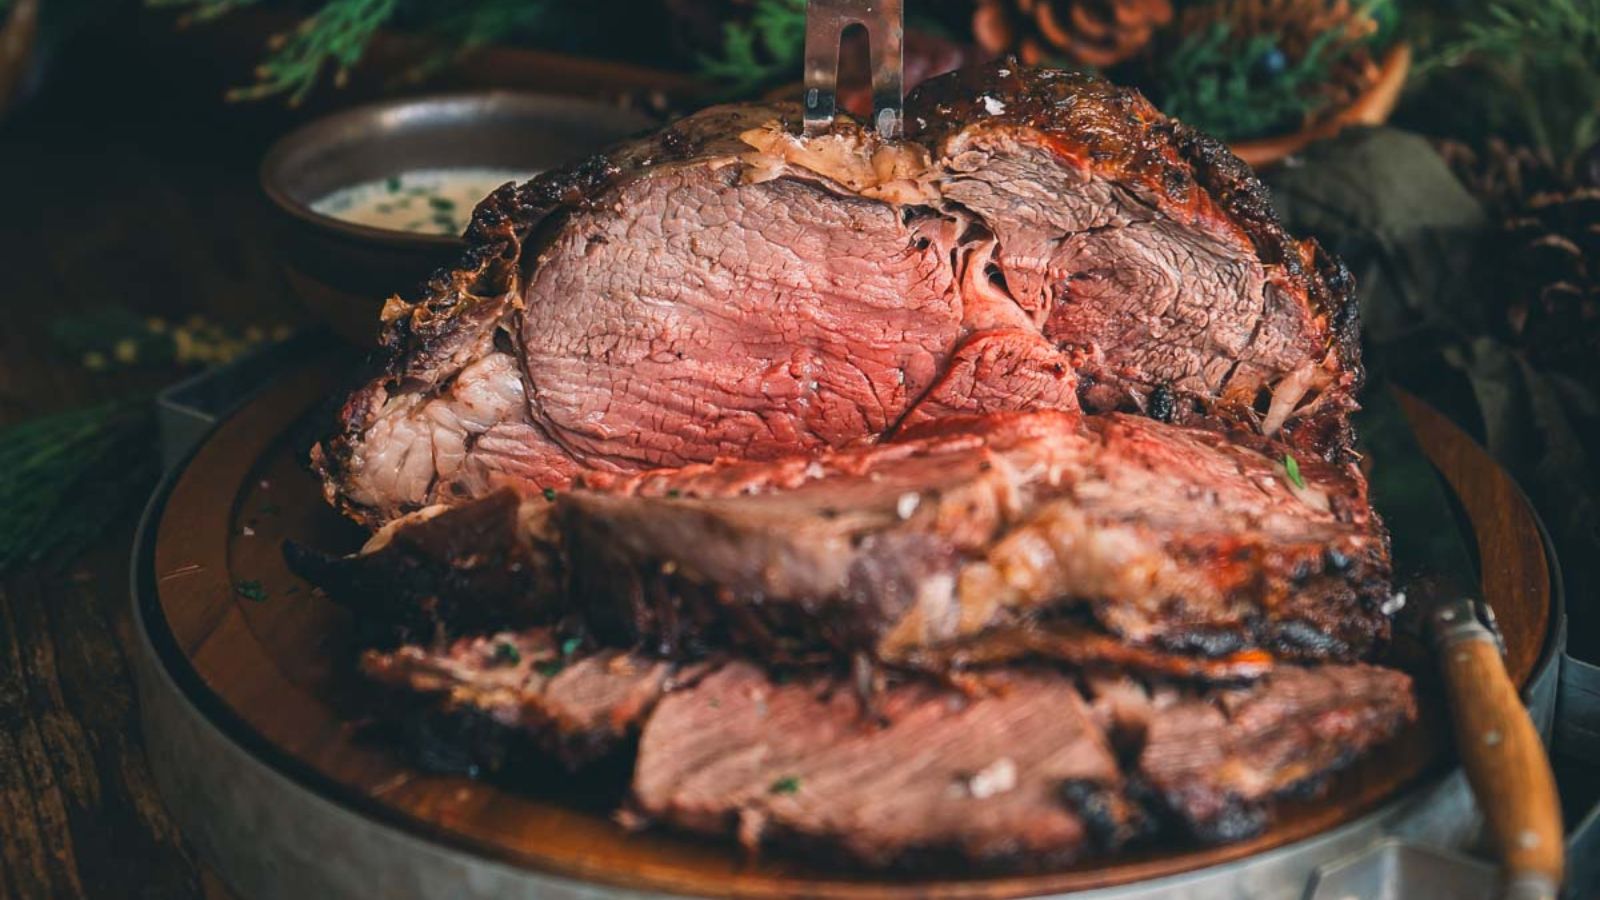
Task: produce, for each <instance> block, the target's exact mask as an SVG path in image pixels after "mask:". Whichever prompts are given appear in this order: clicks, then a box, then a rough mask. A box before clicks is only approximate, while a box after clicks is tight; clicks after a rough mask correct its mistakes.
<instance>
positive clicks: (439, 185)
mask: <svg viewBox="0 0 1600 900" xmlns="http://www.w3.org/2000/svg"><path fill="white" fill-rule="evenodd" d="M536 174H538V173H537V172H534V171H531V170H526V169H489V168H475V169H413V170H412V171H410V172H402V173H401V174H399V175H394V176H391V177H389V178H380V179H378V180H376V181H368V182H363V183H361V184H353V185H350V186H349V187H343V188H340V189H338V190H336V191H334V192H333V193H331V194H327V195H325V196H323V197H321V198H319V199H318V200H317V201H316V202H314V203H312V204H311V208H312V209H313V210H315V211H316V212H318V213H321V214H322V215H325V216H331V217H333V218H335V219H339V220H341V221H345V222H351V223H353V224H356V225H368V226H371V227H373V228H387V229H389V230H391V231H410V232H413V233H416V234H460V233H461V232H463V231H465V230H466V228H467V222H468V221H470V220H471V219H472V210H473V207H475V206H477V205H478V201H480V200H482V199H483V198H484V197H487V196H488V195H489V194H490V193H491V192H493V191H494V189H495V188H498V187H499V186H500V185H502V184H505V183H506V182H508V181H517V182H521V181H525V180H527V179H528V178H531V177H533V176H534V175H536Z"/></svg>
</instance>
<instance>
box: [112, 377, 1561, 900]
mask: <svg viewBox="0 0 1600 900" xmlns="http://www.w3.org/2000/svg"><path fill="white" fill-rule="evenodd" d="M340 370H341V366H340V364H339V362H338V361H335V360H325V361H323V362H320V363H316V364H313V365H310V366H308V367H306V368H304V369H302V370H299V371H297V372H295V373H293V374H292V375H289V376H287V377H285V378H284V379H283V380H282V381H280V382H279V383H277V384H276V385H275V386H274V387H273V388H271V389H270V390H268V391H267V392H266V393H264V394H263V395H262V396H260V397H259V398H258V399H256V400H255V401H253V402H252V403H250V404H249V405H248V406H247V407H246V408H245V409H243V410H242V411H241V412H239V413H238V414H236V415H235V416H233V417H232V418H231V419H230V420H229V421H227V422H226V423H225V424H224V425H223V426H222V427H220V428H219V429H218V430H217V431H216V432H215V433H214V434H213V435H212V436H211V438H210V439H209V440H208V441H206V443H205V444H204V445H203V446H202V447H201V448H200V449H199V450H198V451H197V453H196V455H195V456H194V457H193V459H192V460H191V462H190V463H189V465H188V466H187V468H186V469H185V470H184V471H183V473H182V474H181V475H180V476H179V477H178V479H177V480H176V482H175V483H174V485H173V487H172V489H171V492H170V494H169V496H168V498H167V501H166V504H165V507H164V508H163V510H162V511H161V513H160V515H159V520H158V524H157V525H156V529H157V530H156V538H155V544H154V551H153V556H154V558H153V560H151V562H150V565H151V566H152V579H151V581H152V583H153V585H154V589H153V592H152V594H153V596H151V597H149V598H145V599H143V601H142V602H143V603H144V606H143V614H144V616H145V617H146V623H145V624H146V629H147V630H148V632H149V633H150V636H151V644H152V646H153V647H155V648H156V653H157V655H158V657H160V662H161V664H162V665H164V666H165V667H166V670H167V672H169V673H171V674H172V675H173V677H174V678H175V679H179V680H182V681H184V682H186V683H189V684H192V685H194V686H195V687H194V688H193V689H192V690H191V691H190V693H191V694H194V695H196V696H193V697H192V698H191V699H192V701H193V702H194V703H195V705H196V707H197V708H198V709H200V710H201V711H202V712H203V714H204V715H206V716H207V718H208V719H209V720H210V721H211V722H213V723H214V724H216V725H217V726H218V727H219V728H222V729H223V730H225V731H226V732H227V733H228V734H229V735H231V736H232V737H233V738H234V739H235V740H236V741H237V742H238V743H239V744H240V745H241V746H243V747H244V748H245V749H246V750H247V751H248V752H250V753H252V754H254V755H255V757H257V758H258V759H260V760H262V761H264V762H265V763H267V764H268V765H270V766H271V767H272V768H274V769H275V770H277V771H279V772H281V773H284V774H286V775H287V776H289V777H290V778H292V779H293V780H295V781H296V782H298V783H300V784H303V785H305V786H306V787H307V788H308V789H310V790H313V791H315V792H317V793H318V794H320V795H321V796H322V797H324V798H327V799H329V800H331V801H333V802H335V803H337V804H341V805H343V806H345V807H346V808H349V809H352V810H354V811H356V812H358V813H360V814H362V815H365V816H370V817H373V818H376V819H378V820H380V821H382V822H385V823H387V824H390V825H393V826H395V827H397V828H400V829H403V830H405V831H406V832H408V833H409V834H412V835H415V836H419V837H422V838H424V839H426V840H433V841H440V842H444V844H445V845H447V846H449V847H452V848H456V849H464V850H467V851H470V852H472V853H475V854H479V855H482V856H483V857H486V858H489V859H493V860H498V861H501V862H506V863H510V864H513V865H516V866H524V867H530V868H532V869H535V870H538V871H541V872H546V873H550V874H554V875H559V876H567V877H572V878H577V879H582V880H586V881H590V882H594V883H597V884H599V885H610V886H614V887H620V888H631V889H634V890H642V891H656V892H665V893H678V894H697V895H710V896H720V897H729V896H739V897H751V898H790V897H800V896H805V897H837V898H852V900H864V898H891V897H894V898H909V897H940V898H968V897H971V898H1000V897H1017V896H1029V895H1038V894H1056V893H1063V892H1067V891H1072V890H1081V889H1088V888H1097V887H1106V886H1109V885H1116V884H1124V883H1127V882H1132V881H1136V880H1141V879H1149V878H1155V877H1160V876H1167V875H1175V874H1178V873H1183V872H1188V871H1191V870H1194V869H1198V868H1201V867H1206V866H1212V865H1216V864H1218V863H1222V862H1226V861H1229V860H1237V859H1240V858H1243V857H1246V856H1248V855H1251V854H1257V853H1261V852H1262V851H1265V850H1268V849H1271V848H1276V847H1281V846H1284V845H1286V844H1289V843H1291V842H1294V841H1297V840H1301V839H1303V838H1307V837H1309V836H1312V835H1316V834H1319V833H1321V832H1324V831H1326V830H1327V829H1330V828H1333V827H1334V826H1336V825H1340V824H1343V823H1346V822H1350V821H1351V820H1353V819H1355V818H1357V817H1359V816H1361V815H1362V814H1364V813H1367V812H1370V811H1372V810H1374V809H1376V808H1377V807H1379V806H1380V805H1382V804H1384V803H1385V802H1386V801H1388V800H1391V799H1392V798H1395V797H1396V796H1398V795H1400V794H1402V793H1403V792H1405V791H1406V790H1407V788H1408V787H1411V786H1413V785H1416V784H1418V783H1419V782H1420V781H1422V780H1423V779H1426V778H1429V777H1431V776H1434V775H1437V774H1438V773H1441V772H1442V771H1444V770H1445V768H1446V767H1447V766H1448V754H1447V752H1446V746H1445V742H1446V741H1447V740H1448V738H1447V737H1445V735H1447V734H1448V729H1447V728H1445V727H1444V726H1443V724H1442V723H1441V722H1440V721H1439V720H1438V718H1437V713H1433V714H1431V715H1430V714H1426V713H1425V715H1424V718H1423V722H1422V723H1420V724H1419V725H1418V726H1417V727H1415V728H1413V729H1411V730H1409V731H1408V732H1407V733H1405V734H1404V735H1402V736H1401V737H1400V738H1398V739H1397V740H1396V741H1395V742H1393V743H1392V744H1390V745H1388V746H1386V747H1384V748H1382V749H1380V750H1379V751H1378V752H1377V753H1375V754H1373V755H1372V756H1371V757H1370V758H1368V759H1366V760H1364V761H1362V762H1361V763H1359V764H1358V765H1356V766H1355V767H1353V768H1351V769H1350V770H1348V771H1346V772H1344V773H1342V774H1341V775H1339V776H1337V777H1336V778H1335V779H1334V781H1333V783H1332V784H1331V785H1330V786H1329V790H1328V791H1327V792H1326V793H1325V794H1324V795H1323V797H1322V798H1320V799H1316V800H1311V801H1305V802H1295V803H1290V804H1287V805H1285V806H1284V807H1283V808H1282V810H1281V814H1280V816H1279V817H1278V820H1277V824H1276V825H1275V826H1274V827H1273V828H1272V829H1271V830H1269V831H1268V832H1267V833H1265V834H1263V835H1261V836H1259V837H1257V838H1255V839H1253V840H1249V841H1243V842H1240V843H1235V844H1229V845H1226V846H1222V847H1207V848H1195V847H1187V848H1186V847H1178V848H1173V849H1168V850H1164V851H1160V852H1156V851H1147V852H1143V853H1140V854H1129V855H1123V856H1119V857H1116V858H1112V859H1109V860H1099V861H1095V862H1092V863H1090V864H1085V865H1082V866H1079V867H1077V868H1071V869H1066V870H1061V871H1052V872H1046V873H1040V874H1030V875H1025V876H1004V877H980V876H972V877H967V878H962V877H955V878H952V877H948V876H945V877H940V878H938V879H917V878H907V877H887V876H882V877H880V876H871V875H860V874H855V873H842V872H839V871H835V870H827V869H821V868H818V867H815V866H809V865H806V864H805V863H803V862H801V861H797V860H790V859H785V858H783V857H781V856H777V855H773V856H770V857H763V858H761V859H749V858H747V857H746V856H745V855H744V854H742V853H741V852H740V851H738V850H737V848H734V847H732V846H729V845H726V844H720V843H717V842H714V841H707V840H696V839H692V838H686V837H680V836H677V835H674V834H670V833H665V832H660V831H648V832H642V833H633V832H629V831H626V830H624V829H623V828H622V827H620V826H619V825H617V824H616V823H615V822H614V821H613V820H612V818H611V810H612V809H614V807H615V803H616V801H617V799H618V796H619V789H618V788H617V787H616V786H615V785H614V784H607V783H602V782H601V781H600V780H596V781H594V782H590V781H585V780H582V779H573V778H569V777H565V776H563V775H561V774H560V773H557V772H553V771H552V772H550V773H546V774H544V775H541V773H538V772H534V773H533V774H532V775H531V777H529V778H528V779H527V780H528V782H529V783H528V784H526V785H519V787H518V788H517V789H516V790H512V789H508V788H505V787H502V786H497V785H496V784H492V783H487V782H479V781H474V780H471V779H468V778H464V777H452V776H441V775H434V774H428V773H424V772H422V771H419V770H417V769H415V768H413V767H411V766H409V765H408V764H407V763H406V762H405V760H403V759H402V758H401V756H400V754H399V753H398V752H396V751H394V750H392V749H390V748H389V747H387V746H385V745H384V744H382V743H381V742H378V741H374V740H372V739H371V738H370V737H368V736H366V735H365V733H364V729H363V727H362V726H363V725H364V724H365V723H366V721H367V715H366V712H365V710H364V709H363V706H362V697H363V692H362V689H361V688H362V686H361V685H360V684H359V682H358V680H357V678H356V676H355V675H354V674H353V672H352V671H351V668H350V666H351V662H352V660H353V657H354V651H353V649H352V648H351V646H350V645H349V643H348V637H347V633H348V624H349V623H348V621H347V619H346V617H345V615H344V614H343V613H342V612H341V611H340V610H339V609H338V608H337V607H336V606H334V604H332V603H331V602H329V601H328V600H326V599H324V598H321V597H319V596H317V595H316V594H315V593H314V592H313V591H312V590H311V588H310V586H309V585H307V584H305V583H304V582H301V581H300V580H299V579H297V578H296V577H295V576H293V575H292V574H290V573H289V571H288V570H287V568H286V567H285V565H284V563H283V559H282V554H281V549H280V548H281V545H282V542H283V541H284V540H285V539H295V540H299V541H304V542H308V543H310V544H312V545H315V546H318V547H322V548H330V549H343V548H353V547H355V546H357V545H358V544H359V542H360V540H361V537H362V535H361V534H360V533H359V531H358V530H357V529H356V528H354V526H352V525H350V524H349V523H346V522H344V521H343V520H342V519H340V518H339V517H338V516H337V515H336V514H334V513H333V512H332V511H331V510H329V508H328V507H327V506H326V505H325V504H324V503H323V502H322V498H321V495H320V491H319V487H318V485H317V484H316V483H315V482H314V480H313V479H312V478H311V476H310V475H309V474H308V473H307V472H306V471H305V470H304V469H303V468H302V464H301V462H302V458H303V452H304V446H303V442H304V440H305V437H304V433H303V431H302V430H301V429H298V428H297V427H296V426H297V423H302V422H304V421H305V420H306V417H307V415H308V413H309V412H310V411H311V410H312V409H313V408H315V407H316V406H318V405H319V404H320V403H322V402H323V401H324V400H325V399H326V398H327V397H329V396H330V395H332V394H335V393H336V392H337V388H338V386H339V384H340V380H339V378H340ZM1400 399H1401V402H1402V405H1403V406H1404V408H1405V410H1406V414H1407V416H1408V417H1409V419H1410V421H1411V425H1412V427H1413V430H1414V432H1415V434H1416V436H1417V437H1418V439H1419V442H1420V443H1421V445H1422V446H1423V448H1424V450H1425V451H1426V453H1427V454H1428V455H1429V457H1430V458H1431V459H1432V460H1433V462H1434V464H1435V465H1436V466H1437V467H1438V468H1439V469H1440V470H1441V471H1442V472H1443V473H1444V475H1445V477H1446V479H1447V480H1448V481H1449V482H1450V483H1451V485H1452V486H1453V487H1454V490H1455V491H1456V494H1457V496H1458V498H1459V500H1460V504H1461V506H1462V508H1463V509H1464V510H1465V513H1466V516H1467V517H1468V518H1469V519H1470V521H1471V523H1472V525H1473V528H1474V529H1475V531H1476V536H1477V540H1478V543H1479V546H1480V548H1481V549H1482V551H1483V552H1482V557H1483V558H1484V559H1485V560H1488V561H1489V563H1488V564H1487V565H1486V566H1485V567H1484V570H1485V571H1484V590H1485V592H1486V595H1487V597H1488V599H1489V600H1490V602H1491V603H1492V605H1493V607H1494V609H1495V610H1496V612H1497V613H1498V615H1499V620H1500V623H1501V625H1502V627H1503V628H1504V631H1505V636H1506V641H1507V645H1508V646H1507V649H1508V663H1509V666H1510V669H1511V672H1512V675H1513V677H1514V679H1516V681H1517V682H1518V683H1519V684H1522V683H1526V681H1527V679H1528V678H1529V676H1530V674H1531V673H1532V672H1533V671H1534V668H1535V666H1536V664H1537V663H1538V661H1539V658H1540V655H1541V653H1542V652H1543V647H1544V644H1545V637H1546V634H1547V632H1548V631H1549V626H1550V621H1549V616H1550V581H1549V574H1548V567H1547V565H1546V559H1545V555H1544V550H1543V545H1542V542H1541V540H1540V535H1539V530H1538V526H1537V524H1536V522H1535V520H1534V518H1533V515H1532V513H1531V511H1530V510H1529V508H1528V506H1527V503H1526V501H1525V500H1524V499H1523V498H1522V496H1521V494H1520V493H1519V492H1518V491H1517V489H1516V487H1515V485H1513V484H1512V483H1511V481H1510V479H1509V478H1508V477H1507V476H1506V475H1505V474H1504V473H1503V472H1501V471H1500V470H1499V469H1498V468H1497V467H1496V466H1495V465H1494V463H1493V462H1492V461H1491V460H1490V459H1489V457H1488V456H1487V455H1486V454H1485V453H1484V452H1483V451H1482V450H1480V449H1479V448H1478V447H1477V446H1476V445H1474V444H1473V443H1472V442H1471V440H1470V439H1469V438H1468V437H1467V436H1466V435H1465V434H1463V433H1462V432H1461V431H1459V430H1458V429H1456V428H1455V427H1454V426H1453V425H1451V424H1450V423H1449V422H1448V421H1446V420H1445V419H1444V418H1443V417H1442V416H1440V415H1439V414H1438V413H1437V412H1434V411H1433V410H1431V409H1429V408H1428V407H1426V406H1425V405H1423V404H1421V403H1420V402H1418V401H1416V400H1415V399H1413V398H1410V397H1405V396H1402V397H1401V398H1400ZM258 586H259V587H258ZM1424 707H1425V709H1435V710H1436V709H1437V708H1438V703H1437V702H1429V701H1427V700H1426V699H1425V701H1424Z"/></svg>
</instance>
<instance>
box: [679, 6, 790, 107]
mask: <svg viewBox="0 0 1600 900" xmlns="http://www.w3.org/2000/svg"><path fill="white" fill-rule="evenodd" d="M805 43H806V4H805V0H756V5H755V11H754V12H753V13H751V15H750V20H749V21H748V22H729V23H726V24H724V25H723V26H722V53H721V54H720V55H718V56H710V55H706V54H701V55H700V56H699V57H698V62H699V67H700V73H701V74H702V75H705V76H706V77H708V78H711V79H714V80H716V81H720V82H723V83H724V84H725V85H726V86H727V88H728V91H729V92H730V93H748V92H749V91H752V90H755V89H756V88H759V87H761V86H763V85H766V84H770V83H772V82H774V81H777V80H779V79H782V78H785V77H791V76H792V75H793V74H794V73H796V72H798V71H799V67H800V59H801V56H802V54H804V52H805Z"/></svg>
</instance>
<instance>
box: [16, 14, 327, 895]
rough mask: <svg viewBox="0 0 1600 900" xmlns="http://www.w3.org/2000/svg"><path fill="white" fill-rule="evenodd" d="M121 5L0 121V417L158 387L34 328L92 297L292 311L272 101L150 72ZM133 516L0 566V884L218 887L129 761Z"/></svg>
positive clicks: (134, 730) (147, 891)
mask: <svg viewBox="0 0 1600 900" xmlns="http://www.w3.org/2000/svg"><path fill="white" fill-rule="evenodd" d="M130 25H131V18H130V17H122V18H119V19H117V20H114V21H111V22H107V23H105V24H104V25H103V26H100V27H97V28H95V29H94V30H93V31H91V32H90V33H89V34H86V35H84V36H83V37H82V38H80V39H78V40H76V41H75V42H74V43H73V44H72V45H70V46H68V47H67V48H65V49H64V50H63V51H62V52H61V53H59V54H58V55H57V56H56V57H55V58H53V59H52V60H50V66H49V69H48V70H47V72H46V74H47V76H48V77H47V79H46V80H45V82H44V88H43V90H42V91H41V93H40V94H39V95H38V96H37V97H36V98H35V99H34V100H33V101H32V102H31V103H29V104H28V105H26V106H25V107H24V108H22V109H21V110H19V111H17V112H16V113H15V114H14V115H13V116H12V117H11V118H10V119H8V120H5V121H3V122H0V424H9V423H12V422H15V421H18V420H21V419H24V418H27V417H30V416H34V415H40V414H45V413H50V412H54V411H58V410H61V409H63V408H66V407H70V406H76V405H80V404H83V403H87V402H90V401H94V400H98V399H101V398H108V397H115V396H124V395H126V394H127V393H128V392H130V391H137V390H149V389H154V388H156V387H159V386H160V385H162V384H164V383H167V382H170V381H172V380H174V379H175V378H177V377H178V376H179V375H180V374H181V373H179V372H177V371H175V370H171V369H166V370H151V371H138V372H134V373H132V374H129V373H117V374H108V375H94V374H92V373H90V372H88V371H86V370H84V369H83V368H82V366H81V365H80V364H79V363H78V361H77V360H75V359H73V358H70V357H68V356H66V355H63V354H62V353H61V352H59V351H58V350H57V349H56V348H55V347H53V345H52V342H51V340H50V339H49V337H48V330H49V327H50V325H51V323H52V322H53V321H55V320H56V319H57V318H59V317H61V316H63V315H67V314H72V313H81V312H83V311H86V310H91V309H94V308H97V307H104V306H107V305H121V306H126V307H128V308H131V309H133V310H136V311H139V312H141V313H146V314H152V315H163V316H167V317H179V318H181V317H185V316H188V315H190V314H193V313H201V314H204V315H207V316H209V317H213V318H215V319H217V320H220V321H223V322H227V323H232V324H234V325H241V326H242V325H245V324H250V323H277V322H282V323H290V324H292V323H295V322H297V321H299V320H301V319H303V318H304V316H303V314H302V313H301V312H300V311H299V309H298V308H297V306H296V305H295V304H294V303H293V302H292V301H291V300H290V298H289V295H288V293H287V292H286V290H285V289H284V287H283V284H282V281H281V277H280V275H279V272H278V269H277V266H276V263H275V262H274V257H273V254H272V251H271V244H270V240H269V237H268V235H267V234H266V230H265V225H266V219H265V213H266V212H267V210H266V208H265V205H264V201H263V200H262V199H261V198H260V196H259V194H258V192H257V190H256V182H255V167H256V163H257V162H258V160H259V158H260V154H261V152H262V150H263V149H264V147H265V144H266V143H267V141H268V140H269V139H270V137H271V136H272V134H273V133H275V132H276V131H279V130H281V129H282V127H284V125H285V124H286V123H287V121H288V119H287V117H286V116H285V115H284V114H282V113H281V112H261V111H250V110H237V109H228V108H225V107H223V106H222V105H221V104H219V103H217V102H216V98H217V96H218V95H219V93H220V89H221V87H222V85H223V84H224V82H222V81H221V80H220V79H217V78H215V77H213V78H204V77H203V76H204V73H203V72H202V73H201V75H202V77H195V75H194V73H193V72H184V71H183V69H182V67H177V66H166V67H163V66H161V65H158V64H157V63H159V62H160V61H159V60H157V61H153V60H151V59H150V58H149V57H147V56H145V55H142V54H141V52H140V50H139V48H138V47H137V46H134V45H135V44H137V42H135V41H129V40H124V39H122V38H123V36H124V35H126V34H127V33H128V28H129V27H130ZM133 525H134V522H133V516H132V515H131V514H130V515H123V516H121V517H119V519H118V520H117V521H114V522H112V523H110V527H109V529H108V531H107V534H106V536H105V538H104V539H103V540H102V541H101V542H100V543H99V545H98V546H97V547H95V548H94V549H93V550H92V551H91V552H90V553H88V554H87V555H86V556H84V557H83V558H81V559H79V560H76V561H70V562H68V563H67V564H66V565H65V566H63V567H60V568H46V567H36V568H31V569H25V570H22V571H15V572H12V573H10V574H7V575H5V576H4V577H3V578H0V898H6V897H17V898H36V897H38V898H47V897H48V898H56V897H63V898H67V897H151V898H190V897H213V898H220V897H224V896H226V893H225V891H224V889H223V888H222V887H221V885H220V883H219V882H217V881H216V879H214V878H212V877H211V876H209V875H208V874H207V873H206V872H204V871H203V870H202V869H201V868H200V867H199V866H197V864H196V862H195V859H194V856H193V854H192V853H191V851H190V849H189V848H188V847H187V846H186V845H185V843H184V840H183V837H182V836H181V835H180V834H179V832H178V830H177V828H176V827H175V826H174V825H173V823H172V820H171V819H170V818H169V817H168V815H167V812H166V810H165V808H164V807H163V805H162V802H161V799H160V797H159V796H158V795H157V793H156V789H155V785H154V784H153V783H152V781H151V776H150V771H149V767H148V765H147V764H146V761H145V758H144V751H143V748H142V741H141V737H140V729H139V719H138V711H137V706H136V698H135V694H134V687H133V683H132V680H131V676H130V672H129V661H128V657H127V654H126V652H125V650H124V648H125V647H126V646H128V645H129V640H130V637H131V622H130V618H129V605H128V603H129V601H128V589H127V577H126V572H127V561H128V554H129V546H130V541H131V536H132V532H133Z"/></svg>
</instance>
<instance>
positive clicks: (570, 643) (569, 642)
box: [561, 637, 583, 656]
mask: <svg viewBox="0 0 1600 900" xmlns="http://www.w3.org/2000/svg"><path fill="white" fill-rule="evenodd" d="M581 646H583V638H580V637H569V638H567V639H566V640H564V641H562V642H561V655H562V656H571V655H572V654H574V653H577V652H578V648H579V647H581Z"/></svg>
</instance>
